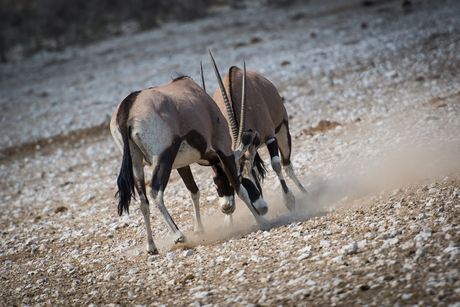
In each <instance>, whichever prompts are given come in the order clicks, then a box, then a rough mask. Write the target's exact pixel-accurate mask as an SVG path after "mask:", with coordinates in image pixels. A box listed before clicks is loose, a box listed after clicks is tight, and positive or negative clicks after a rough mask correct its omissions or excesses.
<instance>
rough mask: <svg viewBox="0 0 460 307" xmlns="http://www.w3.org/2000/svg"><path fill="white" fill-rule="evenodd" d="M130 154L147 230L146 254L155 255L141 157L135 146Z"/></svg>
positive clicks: (156, 250)
mask: <svg viewBox="0 0 460 307" xmlns="http://www.w3.org/2000/svg"><path fill="white" fill-rule="evenodd" d="M131 145H133V143H131ZM131 154H132V155H131V157H132V161H133V174H134V181H135V186H136V190H137V194H138V195H139V199H140V201H141V206H140V207H141V212H142V215H143V216H144V222H145V228H146V230H147V252H148V253H149V254H152V255H157V254H158V249H157V247H156V246H155V243H154V242H153V236H152V228H151V226H150V208H149V201H148V199H147V193H146V190H145V178H144V165H143V155H142V152H141V151H140V149H139V148H138V147H137V146H136V145H134V146H131Z"/></svg>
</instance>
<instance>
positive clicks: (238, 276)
mask: <svg viewBox="0 0 460 307" xmlns="http://www.w3.org/2000/svg"><path fill="white" fill-rule="evenodd" d="M244 275H246V271H245V270H241V271H239V272H238V274H236V275H235V278H240V277H243V276H244Z"/></svg>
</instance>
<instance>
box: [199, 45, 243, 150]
mask: <svg viewBox="0 0 460 307" xmlns="http://www.w3.org/2000/svg"><path fill="white" fill-rule="evenodd" d="M209 56H210V57H211V62H212V67H213V68H214V72H215V73H216V78H217V82H218V83H219V87H220V91H221V92H222V97H223V99H224V103H225V108H226V110H227V114H228V118H229V120H230V126H231V128H232V134H233V145H234V147H235V149H236V148H238V147H239V146H240V143H241V141H242V135H243V132H244V126H245V122H246V62H244V61H243V85H242V99H241V118H240V128H239V131H238V127H237V125H236V119H235V114H233V109H232V106H231V105H230V102H229V100H228V96H227V92H226V91H225V87H224V84H223V83H222V78H221V77H220V74H219V70H218V69H217V65H216V62H215V61H214V58H213V56H212V54H211V51H209ZM200 77H201V86H202V87H203V90H205V91H206V88H205V85H204V77H203V66H202V65H201V63H200Z"/></svg>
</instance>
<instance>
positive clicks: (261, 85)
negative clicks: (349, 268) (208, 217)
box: [209, 53, 308, 211]
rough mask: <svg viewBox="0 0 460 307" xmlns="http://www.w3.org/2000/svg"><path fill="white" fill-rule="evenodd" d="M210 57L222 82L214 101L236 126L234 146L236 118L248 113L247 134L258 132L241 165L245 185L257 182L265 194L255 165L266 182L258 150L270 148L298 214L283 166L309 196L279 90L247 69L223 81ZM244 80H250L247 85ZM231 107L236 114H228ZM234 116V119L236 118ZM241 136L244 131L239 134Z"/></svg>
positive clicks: (291, 207) (233, 70) (231, 71)
mask: <svg viewBox="0 0 460 307" xmlns="http://www.w3.org/2000/svg"><path fill="white" fill-rule="evenodd" d="M209 54H210V57H211V62H212V65H213V68H214V71H215V74H216V77H217V81H218V83H219V87H218V88H217V89H216V91H215V93H214V101H215V102H216V103H217V105H218V106H219V108H220V109H221V111H222V112H223V114H224V116H225V119H226V120H227V122H228V123H234V124H233V126H231V130H232V132H233V133H232V140H233V144H234V146H235V144H236V143H237V141H238V134H236V131H237V128H236V125H237V123H236V119H237V118H238V117H239V116H240V114H245V117H244V118H245V122H244V123H241V124H244V127H245V131H244V132H246V131H251V132H252V133H255V138H254V141H253V142H252V144H251V145H250V146H249V149H248V151H247V153H246V154H245V155H244V156H243V157H241V159H240V160H239V161H238V162H237V164H239V167H240V173H241V177H242V179H241V181H242V183H243V184H244V183H245V182H246V181H247V180H249V181H250V182H256V184H257V186H258V190H259V191H260V192H262V189H261V188H260V184H259V176H257V174H256V172H255V170H254V166H256V168H257V170H258V173H259V175H260V177H261V178H262V179H263V177H264V173H265V168H264V165H263V161H262V159H261V158H260V157H259V154H258V153H257V150H258V148H259V147H261V146H265V145H266V146H267V149H268V152H269V154H270V158H271V165H272V168H273V170H274V171H275V173H276V175H277V176H278V179H279V181H280V183H281V187H282V192H283V202H284V204H285V205H286V207H287V208H288V209H289V210H290V211H294V210H295V198H294V195H293V194H292V192H291V191H290V190H289V188H288V186H287V185H286V181H285V179H284V176H283V173H282V167H281V166H283V168H284V171H285V172H286V174H287V175H288V176H289V178H291V179H292V180H293V181H294V183H295V184H296V186H297V187H298V188H299V189H300V191H302V193H304V195H307V194H308V193H307V191H306V190H305V188H304V187H303V186H302V184H301V183H300V181H299V179H297V176H296V175H295V173H294V170H293V168H292V163H291V134H290V133H289V118H288V114H287V111H286V108H285V107H284V104H283V101H282V99H281V97H280V94H279V93H278V90H277V89H276V87H275V86H274V85H273V84H272V83H271V82H270V81H269V80H268V79H266V78H265V77H263V76H262V75H260V74H259V73H257V72H254V71H250V70H248V71H246V67H244V68H243V69H241V68H238V67H236V66H233V67H231V68H230V69H229V72H228V74H226V75H225V76H224V78H223V79H221V77H220V74H219V71H218V69H217V66H216V63H215V61H214V59H213V57H212V55H211V53H209ZM243 76H246V78H245V79H243ZM242 80H246V81H245V82H246V83H244V81H242ZM243 88H246V90H245V95H246V106H244V105H243V104H242V103H240V101H243V100H242V97H241V93H242V89H243ZM229 104H230V105H231V111H232V112H224V110H226V109H227V105H229ZM242 110H243V112H242ZM231 116H233V119H232V118H231ZM242 118H243V117H242ZM241 133H242V132H241V131H240V132H239V134H241ZM278 150H279V152H280V153H281V159H280V158H279V156H278Z"/></svg>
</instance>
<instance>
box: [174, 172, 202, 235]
mask: <svg viewBox="0 0 460 307" xmlns="http://www.w3.org/2000/svg"><path fill="white" fill-rule="evenodd" d="M177 171H178V172H179V175H180V177H181V178H182V181H183V182H184V183H185V186H186V187H187V190H189V192H190V197H191V199H192V203H193V211H194V213H195V223H194V228H193V231H194V232H203V231H204V228H203V224H202V223H201V215H200V190H199V189H198V186H197V185H196V182H195V179H194V178H193V174H192V170H191V169H190V166H188V165H187V166H184V167H181V168H179V169H177Z"/></svg>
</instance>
